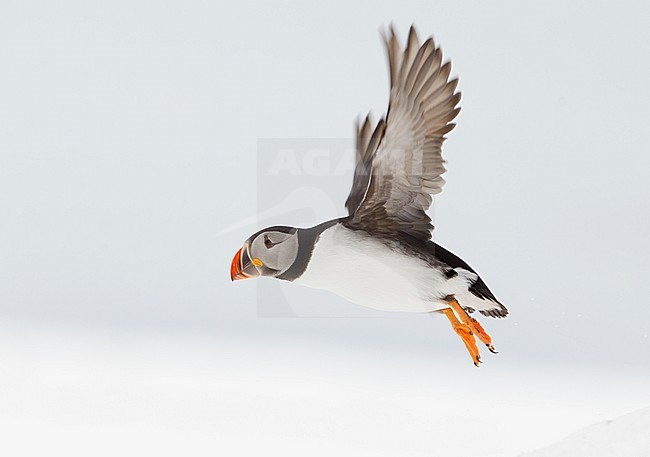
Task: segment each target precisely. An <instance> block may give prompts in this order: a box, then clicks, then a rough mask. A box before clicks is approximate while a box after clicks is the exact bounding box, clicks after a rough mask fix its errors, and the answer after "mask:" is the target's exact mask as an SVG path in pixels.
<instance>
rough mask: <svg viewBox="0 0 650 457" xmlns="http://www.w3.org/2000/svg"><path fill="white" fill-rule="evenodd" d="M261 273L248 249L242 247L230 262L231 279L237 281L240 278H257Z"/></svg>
mask: <svg viewBox="0 0 650 457" xmlns="http://www.w3.org/2000/svg"><path fill="white" fill-rule="evenodd" d="M259 275H260V272H259V271H258V270H257V268H255V265H254V264H253V262H252V261H251V259H250V256H249V255H248V249H244V248H241V249H240V250H239V251H237V253H235V256H234V257H233V258H232V262H231V263H230V280H231V281H237V280H238V279H247V278H255V277H257V276H259Z"/></svg>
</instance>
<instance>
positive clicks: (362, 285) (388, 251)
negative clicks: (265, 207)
mask: <svg viewBox="0 0 650 457" xmlns="http://www.w3.org/2000/svg"><path fill="white" fill-rule="evenodd" d="M381 35H382V38H383V41H384V44H385V48H386V53H387V56H388V67H389V73H390V97H389V106H388V111H387V113H386V115H385V117H382V118H381V119H379V120H378V121H377V122H376V123H373V122H372V121H371V118H370V115H368V116H366V118H365V120H364V121H363V122H361V121H360V120H357V122H356V166H355V170H354V177H353V180H352V189H351V190H350V194H349V196H348V198H347V200H346V202H345V207H346V209H347V212H348V215H347V216H345V217H341V218H338V219H334V220H330V221H326V222H323V223H321V224H319V225H316V226H314V227H309V228H296V227H290V226H273V227H267V228H265V229H262V230H260V231H258V232H256V233H254V234H253V235H251V236H250V237H249V238H248V239H247V240H246V241H245V242H244V244H243V246H242V247H241V248H240V249H239V250H238V251H237V252H236V254H235V255H234V257H233V259H232V262H231V264H230V278H231V280H233V281H235V280H241V279H246V278H256V277H262V276H265V277H269V278H275V279H279V280H282V281H290V282H293V283H296V284H300V285H303V286H308V287H312V288H317V289H324V290H328V291H330V292H334V293H335V294H338V295H340V296H342V297H343V298H345V299H347V300H349V301H351V302H353V303H356V304H359V305H362V306H366V307H369V308H373V309H378V310H383V311H395V312H410V313H437V314H442V315H444V316H445V317H446V318H447V319H448V320H449V322H450V323H451V327H452V329H453V330H454V331H455V333H456V334H457V335H458V336H459V337H460V339H461V340H462V342H463V343H464V344H465V347H466V349H467V352H468V353H469V355H470V357H471V360H472V362H473V363H474V365H475V366H479V364H480V363H481V362H482V360H481V355H480V352H479V349H478V345H477V341H476V340H477V339H478V340H479V341H480V342H481V343H482V344H484V345H485V346H486V347H487V348H488V349H489V350H490V351H491V352H493V353H496V350H495V348H494V345H493V344H492V338H491V337H490V335H488V333H487V332H486V331H485V330H484V328H483V327H482V325H481V324H480V323H479V322H478V320H477V319H475V318H474V317H472V316H471V315H470V314H473V313H474V312H475V311H478V312H479V313H480V314H481V315H483V316H486V317H492V318H503V317H506V316H507V315H508V309H507V308H506V307H505V306H504V305H503V304H502V303H501V302H500V301H499V300H497V298H496V297H495V296H494V294H493V293H492V292H491V291H490V289H489V288H488V286H487V285H486V284H485V282H484V281H483V279H482V278H481V277H480V276H479V275H478V273H476V271H475V270H474V269H473V268H472V267H470V266H469V265H468V264H467V263H466V262H465V261H464V260H462V259H461V258H460V257H458V256H457V255H455V254H453V253H452V252H450V251H448V250H447V249H445V248H444V247H442V246H440V245H439V244H437V243H435V242H433V241H432V239H431V238H432V232H433V229H434V227H433V225H432V223H431V218H430V217H429V216H428V215H427V212H426V211H427V209H428V208H429V207H430V206H431V203H432V199H433V197H432V196H433V195H436V194H439V193H440V192H441V190H442V187H443V185H444V184H445V180H444V179H443V178H442V174H443V173H444V172H445V171H446V168H445V165H444V164H445V160H444V159H443V157H442V144H443V142H444V140H445V139H446V137H445V135H446V134H447V133H449V132H450V131H451V130H452V129H453V128H454V127H455V124H454V123H452V121H453V120H454V118H456V116H457V115H458V113H459V111H460V107H459V106H458V104H459V102H460V98H461V94H460V92H458V91H457V90H456V88H457V86H458V78H457V77H455V78H451V77H450V73H451V62H450V61H445V62H443V58H442V51H441V49H440V47H439V46H437V45H436V44H435V43H434V40H433V38H432V37H430V38H428V39H427V40H425V41H424V42H423V43H421V44H420V40H419V39H418V35H417V32H416V30H415V27H414V26H411V28H410V30H409V33H408V38H407V40H406V43H405V45H404V47H402V45H401V44H400V41H399V39H398V37H397V34H396V33H395V30H394V28H393V26H392V25H391V26H389V29H388V32H387V33H386V32H383V31H382V33H381Z"/></svg>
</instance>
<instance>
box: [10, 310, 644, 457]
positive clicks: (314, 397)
mask: <svg viewBox="0 0 650 457" xmlns="http://www.w3.org/2000/svg"><path fill="white" fill-rule="evenodd" d="M354 323H355V322H354V320H351V321H349V322H341V321H338V322H337V323H336V325H332V326H331V328H332V329H336V328H339V329H342V328H343V326H344V325H353V324H354ZM427 323H428V324H430V325H431V326H432V329H434V328H435V327H436V322H435V321H434V320H431V321H430V322H427ZM310 324H312V322H311V321H310V320H304V319H303V320H300V319H298V320H296V321H295V322H294V321H291V320H286V319H285V320H273V319H267V320H264V319H262V320H257V323H256V322H249V323H248V324H246V326H245V327H246V328H248V329H249V330H250V329H251V328H253V327H256V328H257V329H258V330H259V334H250V333H249V334H245V333H241V332H242V330H237V329H235V330H234V331H233V330H232V327H236V325H235V324H232V325H230V324H229V325H228V328H226V326H223V327H221V328H216V327H212V326H209V327H208V331H207V332H206V331H205V329H196V328H188V329H185V330H183V331H180V330H179V329H178V328H173V327H163V326H157V325H151V326H149V327H146V328H145V327H142V326H128V325H124V324H120V325H112V326H111V325H95V324H91V323H85V325H84V326H81V325H79V323H77V324H74V323H72V324H52V325H50V324H34V322H33V321H30V320H28V321H25V322H22V321H11V320H7V319H5V320H3V321H2V322H0V386H1V388H0V431H1V436H2V449H3V452H4V455H11V456H21V457H22V456H41V455H52V456H58V455H65V456H66V457H75V456H87V455H93V456H114V455H124V456H127V457H128V456H141V455H157V456H161V457H162V456H178V455H192V456H193V457H200V456H203V455H206V456H208V455H209V456H214V455H228V456H235V457H238V456H252V455H282V456H284V457H293V456H304V455H310V456H327V457H331V456H333V455H343V456H347V455H354V456H362V457H363V456H373V457H381V456H390V457H394V456H397V455H400V456H402V455H404V456H416V455H417V456H419V455H435V456H440V457H467V456H472V455H481V456H482V457H509V456H512V457H514V456H517V455H521V453H522V452H524V451H528V450H530V449H538V448H541V447H543V446H546V445H548V444H550V443H553V442H555V441H557V440H558V439H560V438H561V437H562V436H566V435H567V434H568V433H570V432H571V431H573V430H576V429H579V428H580V427H582V426H584V424H589V423H593V422H595V421H598V420H604V419H606V418H608V417H615V416H618V415H620V414H623V413H625V412H627V411H630V410H633V409H634V408H635V405H638V404H639V403H640V402H641V403H642V404H645V405H648V404H650V393H648V390H647V382H648V378H647V376H640V377H639V376H636V375H634V374H633V373H629V372H618V371H617V372H608V371H607V370H600V371H597V372H590V371H588V370H586V369H585V368H584V367H583V368H581V369H580V370H579V371H576V370H573V369H572V368H571V367H570V366H565V367H562V366H555V367H552V366H551V367H549V366H543V365H539V366H538V365H536V364H534V363H531V364H522V363H520V362H517V363H513V360H512V357H509V355H508V351H504V352H502V353H501V354H499V355H498V356H492V355H491V354H485V359H486V363H485V364H484V365H483V366H482V367H481V368H480V369H477V368H475V367H474V366H472V365H471V363H470V361H469V358H468V357H467V355H466V353H465V349H464V348H463V347H462V344H460V342H459V341H456V339H455V335H449V340H448V342H449V344H448V346H447V347H445V348H444V350H445V351H446V352H448V353H449V355H450V358H444V356H440V355H437V354H436V353H435V352H428V351H422V352H417V351H415V352H414V351H413V350H411V351H404V350H403V349H402V348H397V347H391V346H390V345H382V343H380V342H378V343H376V347H375V346H372V345H367V344H364V343H362V342H361V340H359V341H357V342H355V341H354V340H351V339H349V338H348V337H346V336H345V334H342V335H337V334H334V333H333V334H332V335H331V337H330V338H327V339H326V340H320V341H319V340H317V339H316V338H314V337H313V336H312V335H310V334H309V333H308V332H305V333H304V334H302V336H300V335H299V334H297V333H296V330H291V329H293V328H294V327H295V328H303V327H308V326H309V325H310ZM440 324H441V325H440V326H441V327H446V326H443V325H442V324H444V322H440ZM240 325H241V323H240ZM269 328H276V329H277V328H281V329H285V330H283V331H286V329H289V330H291V331H292V332H293V334H290V335H289V336H288V337H286V338H284V339H283V338H281V337H279V335H277V334H276V335H275V336H270V334H269V330H268V329H269ZM387 328H390V326H387ZM255 333H257V331H256V332H255ZM360 338H363V335H360ZM387 338H388V337H387ZM502 350H503V349H502ZM439 353H440V352H438V354H439ZM595 379H597V380H598V382H594V380H595ZM558 385H562V389H558V388H557V386H558ZM646 419H647V416H646ZM626 423H627V422H623V421H622V422H621V425H622V426H623V425H625V424H626ZM645 424H646V425H647V421H646V422H645ZM603 427H605V426H603ZM610 427H616V428H612V429H613V430H619V432H618V433H617V435H616V439H617V440H618V439H619V438H620V439H621V440H622V439H623V437H625V435H624V434H623V432H624V430H621V428H622V427H618V425H616V424H613V425H610ZM646 430H647V429H646ZM538 455H544V456H550V455H552V454H549V453H546V454H538ZM558 455H562V454H558ZM577 455H578V454H576V456H577ZM579 455H582V454H579ZM601 455H613V454H598V455H597V456H598V457H600V456H601ZM617 455H620V456H624V457H636V456H637V455H641V454H638V453H637V454H634V453H632V452H630V453H619V454H617ZM576 456H573V457H576ZM595 456H596V455H595V454H594V455H590V457H595Z"/></svg>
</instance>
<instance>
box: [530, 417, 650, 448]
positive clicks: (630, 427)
mask: <svg viewBox="0 0 650 457" xmlns="http://www.w3.org/2000/svg"><path fill="white" fill-rule="evenodd" d="M649 455H650V408H646V409H642V410H639V411H635V412H633V413H629V414H626V415H625V416H622V417H619V418H617V419H614V420H607V421H604V422H600V423H598V424H595V425H592V426H590V427H587V428H585V429H583V430H580V431H579V432H576V433H574V434H573V435H571V436H569V437H567V438H565V439H563V440H561V441H560V442H559V443H557V444H554V445H552V446H549V447H547V448H544V449H540V450H539V451H537V452H532V453H530V454H526V456H525V457H563V456H566V457H617V456H625V457H648V456H649Z"/></svg>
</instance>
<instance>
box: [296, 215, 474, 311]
mask: <svg viewBox="0 0 650 457" xmlns="http://www.w3.org/2000/svg"><path fill="white" fill-rule="evenodd" d="M294 283H297V284H302V285H305V286H309V287H314V288H317V289H325V290H329V291H331V292H334V293H336V294H338V295H341V296H342V297H344V298H346V299H348V300H350V301H352V302H354V303H357V304H359V305H363V306H367V307H369V308H374V309H379V310H383V311H405V312H428V311H434V310H437V309H441V308H445V307H446V304H445V302H443V301H441V300H440V298H442V297H445V296H446V295H448V294H450V293H453V292H454V290H461V289H464V290H467V283H468V281H467V278H463V277H460V276H458V277H456V278H454V279H453V280H452V281H449V280H448V279H447V278H446V277H445V276H444V274H443V273H442V272H441V271H439V270H437V269H435V268H431V266H429V265H428V264H427V263H426V262H424V261H423V260H421V259H418V258H415V257H411V256H408V255H406V254H404V253H402V252H400V251H398V250H393V249H391V248H390V247H389V246H387V245H386V244H385V243H383V242H381V241H379V240H377V239H374V238H373V237H371V236H368V235H367V234H365V233H363V232H355V231H353V230H348V229H347V228H345V227H343V226H342V225H335V226H333V227H331V228H328V229H327V230H325V231H323V233H322V234H321V235H320V238H319V240H318V242H317V243H316V245H315V247H314V252H313V253H312V257H311V260H310V262H309V265H308V266H307V270H306V271H305V272H304V273H303V274H302V276H300V277H299V278H298V279H296V280H295V281H294Z"/></svg>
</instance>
